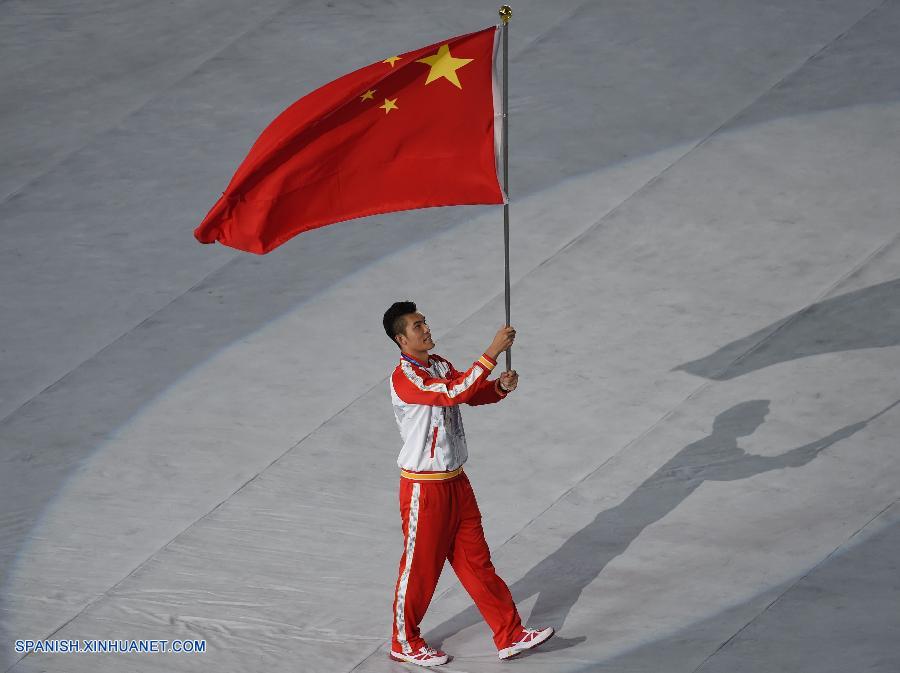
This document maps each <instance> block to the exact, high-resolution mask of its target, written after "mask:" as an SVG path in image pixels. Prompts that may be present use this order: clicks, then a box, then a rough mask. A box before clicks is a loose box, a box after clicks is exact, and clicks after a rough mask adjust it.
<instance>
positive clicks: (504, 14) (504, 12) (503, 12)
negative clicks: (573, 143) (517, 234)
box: [500, 5, 512, 371]
mask: <svg viewBox="0 0 900 673" xmlns="http://www.w3.org/2000/svg"><path fill="white" fill-rule="evenodd" d="M511 18H512V9H511V8H510V6H509V5H503V6H502V7H501V8H500V19H501V20H502V21H503V26H502V28H501V30H502V31H503V190H504V191H505V192H506V202H505V203H504V204H503V253H504V258H505V262H506V264H505V268H506V285H505V289H506V325H507V327H508V326H509V324H510V321H509V294H510V292H509V76H508V71H509V37H508V33H509V20H510V19H511ZM510 369H512V346H510V347H509V348H507V349H506V371H509V370H510Z"/></svg>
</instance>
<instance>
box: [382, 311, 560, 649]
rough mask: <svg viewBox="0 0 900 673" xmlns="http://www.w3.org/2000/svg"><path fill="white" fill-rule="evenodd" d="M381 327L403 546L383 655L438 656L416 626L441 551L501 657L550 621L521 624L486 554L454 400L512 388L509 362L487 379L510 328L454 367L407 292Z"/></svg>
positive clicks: (535, 637)
mask: <svg viewBox="0 0 900 673" xmlns="http://www.w3.org/2000/svg"><path fill="white" fill-rule="evenodd" d="M384 330H385V332H386V333H387V335H388V337H389V338H390V339H391V341H393V342H394V343H396V344H397V346H399V348H400V351H401V352H400V364H398V365H397V368H396V369H395V370H394V373H393V375H392V376H391V378H390V389H391V400H392V401H393V405H394V414H395V416H396V418H397V425H398V426H399V428H400V437H401V438H402V440H403V448H402V449H401V451H400V456H399V457H398V459H397V464H398V466H399V467H400V477H401V478H400V516H401V519H402V521H403V536H404V551H403V555H402V556H401V558H400V570H399V578H398V579H397V585H396V590H395V593H394V607H393V622H394V624H393V637H392V639H391V654H390V656H391V658H392V659H396V660H398V661H406V662H409V663H412V664H418V665H420V666H438V665H440V664H444V663H446V662H447V660H448V658H449V657H448V656H447V655H446V654H445V653H444V652H441V651H440V650H436V649H434V648H431V647H429V646H428V644H427V643H426V642H425V641H424V640H423V639H422V637H421V636H420V635H419V624H420V623H421V621H422V618H423V617H424V616H425V611H426V610H427V609H428V604H429V603H430V602H431V597H432V595H433V594H434V588H435V586H436V585H437V581H438V578H439V577H440V575H441V570H442V569H443V567H444V561H445V560H449V561H450V565H451V566H452V567H453V570H454V571H455V572H456V575H457V577H459V580H460V582H461V583H462V585H463V586H464V587H465V588H466V591H468V592H469V595H470V596H471V597H472V599H473V600H474V601H475V605H476V606H477V607H478V609H479V610H480V612H481V614H482V616H483V617H484V619H485V621H487V623H488V625H489V626H490V627H491V630H492V631H493V632H494V644H495V645H496V646H497V650H498V654H499V657H500V658H501V659H509V658H511V657H514V656H516V655H517V654H519V653H520V652H523V651H525V650H527V649H531V648H532V647H535V646H537V645H539V644H541V643H543V642H544V641H546V640H547V639H548V638H550V637H551V636H552V635H553V629H552V628H545V629H526V628H523V627H522V621H521V619H520V618H519V613H518V611H517V610H516V605H515V603H514V602H513V599H512V595H511V594H510V592H509V588H508V587H507V586H506V583H505V582H504V581H503V580H502V579H500V577H498V576H497V573H496V571H495V570H494V566H493V564H492V563H491V553H490V550H489V549H488V546H487V542H485V539H484V531H483V530H482V527H481V512H479V510H478V503H477V502H476V501H475V494H474V492H473V491H472V486H471V485H470V483H469V479H468V477H467V476H466V475H465V473H464V472H463V463H465V462H466V458H467V457H468V453H467V451H466V436H465V432H464V431H463V425H462V418H461V416H460V413H459V405H460V404H471V405H477V404H492V403H494V402H499V401H500V400H502V399H503V398H504V397H506V396H507V395H508V394H509V393H511V392H512V391H513V390H515V389H516V386H517V385H518V382H519V377H518V374H516V372H515V371H509V372H504V373H502V374H501V375H500V377H499V379H495V380H488V376H489V375H490V373H491V370H493V369H494V367H495V366H496V364H497V358H498V357H499V356H500V353H502V352H503V351H505V350H507V349H508V348H509V347H510V346H512V343H513V340H514V339H515V337H516V331H515V330H514V329H513V328H512V327H503V328H501V329H500V330H499V331H498V332H497V335H496V336H495V337H494V340H493V341H492V342H491V345H490V346H488V348H487V350H485V352H484V354H483V355H482V356H481V357H479V358H478V359H477V360H476V361H475V362H474V363H473V364H472V366H471V367H469V368H468V369H467V370H466V371H465V372H459V371H457V370H456V369H455V368H454V367H453V365H452V364H450V362H448V361H447V360H445V359H444V358H442V357H440V356H437V355H433V354H432V355H429V353H428V351H430V350H431V349H432V348H434V340H433V339H432V337H431V330H430V329H429V328H428V323H427V322H426V321H425V316H423V315H422V314H421V313H419V312H417V311H416V305H415V304H414V303H413V302H410V301H404V302H397V303H395V304H394V305H393V306H391V307H390V308H389V309H388V310H387V311H386V312H385V314H384Z"/></svg>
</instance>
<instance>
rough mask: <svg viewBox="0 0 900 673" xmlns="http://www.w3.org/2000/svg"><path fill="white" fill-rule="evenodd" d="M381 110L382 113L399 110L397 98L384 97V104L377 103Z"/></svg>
mask: <svg viewBox="0 0 900 673" xmlns="http://www.w3.org/2000/svg"><path fill="white" fill-rule="evenodd" d="M378 107H380V108H381V109H382V110H384V114H387V113H388V112H390V111H391V110H399V109H400V108H398V107H397V99H396V98H385V99H384V105H379V106H378Z"/></svg>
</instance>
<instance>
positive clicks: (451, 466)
mask: <svg viewBox="0 0 900 673" xmlns="http://www.w3.org/2000/svg"><path fill="white" fill-rule="evenodd" d="M496 366H497V363H496V362H495V361H494V360H493V359H492V358H490V357H489V356H488V355H486V354H485V355H482V356H481V357H480V358H478V359H477V360H476V361H475V362H473V363H472V366H471V367H469V368H468V369H467V370H466V371H465V372H462V373H460V372H458V371H457V370H456V369H454V367H453V365H452V364H450V362H449V361H447V360H445V359H444V358H442V357H440V356H439V355H429V357H428V363H427V364H425V363H422V362H419V361H418V360H415V359H414V358H412V357H410V356H408V355H406V354H405V353H403V354H401V355H400V364H398V365H397V367H396V369H394V373H393V374H392V375H391V378H390V387H391V401H392V402H393V405H394V415H395V417H396V418H397V426H398V427H399V428H400V437H401V439H402V440H403V448H402V449H401V450H400V455H399V456H398V457H397V465H398V466H399V467H400V469H402V470H406V471H408V472H449V471H452V470H455V469H457V468H459V467H461V466H462V464H463V463H465V462H466V459H467V458H468V455H469V454H468V452H467V451H466V433H465V430H464V429H463V423H462V415H461V414H460V413H459V405H460V404H471V405H473V406H474V405H478V404H491V403H493V402H499V401H500V400H502V399H503V398H504V397H506V393H504V392H503V391H502V390H500V385H499V381H496V380H494V381H489V380H488V376H489V375H490V373H491V371H492V370H493V369H494V367H496Z"/></svg>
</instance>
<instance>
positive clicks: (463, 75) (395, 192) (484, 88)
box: [194, 27, 504, 254]
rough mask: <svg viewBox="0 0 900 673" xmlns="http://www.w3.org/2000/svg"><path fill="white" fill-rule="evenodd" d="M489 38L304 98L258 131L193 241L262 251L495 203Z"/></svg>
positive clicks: (493, 35)
mask: <svg viewBox="0 0 900 673" xmlns="http://www.w3.org/2000/svg"><path fill="white" fill-rule="evenodd" d="M497 35H498V29H497V28H496V27H492V28H488V29H485V30H482V31H479V32H477V33H470V34H468V35H462V36H459V37H454V38H451V39H449V40H445V41H443V42H438V43H436V44H433V45H430V46H428V47H423V48H422V49H417V50H415V51H411V52H407V53H405V54H400V55H399V56H392V57H390V58H386V59H384V60H383V61H379V62H378V63H373V64H372V65H370V66H367V67H365V68H362V69H360V70H357V71H355V72H351V73H350V74H348V75H344V76H343V77H341V78H339V79H336V80H335V81H333V82H331V83H329V84H326V85H325V86H323V87H321V88H320V89H317V90H315V91H313V92H312V93H310V94H308V95H306V96H304V97H303V98H301V99H300V100H298V101H297V102H295V103H294V104H293V105H291V106H290V107H289V108H288V109H287V110H285V111H284V112H282V113H281V114H280V115H279V116H278V117H277V118H276V119H275V120H274V121H273V122H272V123H271V124H270V125H269V126H268V128H266V129H265V130H264V131H263V133H262V135H261V136H260V137H259V138H258V139H257V141H256V142H255V143H254V145H253V147H252V148H251V149H250V154H249V155H247V158H246V159H244V161H243V163H241V165H240V167H238V169H237V172H236V173H235V174H234V177H233V178H232V179H231V183H230V184H229V185H228V188H227V189H226V190H225V192H224V194H223V195H222V197H221V198H220V199H219V200H218V201H217V202H216V204H215V205H214V206H213V207H212V209H211V210H210V211H209V214H207V216H206V218H205V219H204V220H203V222H202V223H201V224H200V226H199V227H197V229H196V230H195V231H194V236H195V237H196V238H197V240H198V241H200V242H201V243H213V242H214V241H219V243H222V244H223V245H228V246H231V247H233V248H237V249H239V250H245V251H247V252H254V253H258V254H263V253H266V252H269V251H270V250H272V249H274V248H276V247H278V246H279V245H281V244H282V243H284V242H285V241H287V240H288V239H289V238H291V237H293V236H295V235H297V234H299V233H300V232H303V231H307V230H309V229H315V228H316V227H322V226H325V225H327V224H332V223H334V222H340V221H343V220H349V219H353V218H356V217H363V216H365V215H374V214H377V213H387V212H392V211H397V210H410V209H413V208H425V207H429V206H449V205H461V204H476V203H503V202H504V196H503V191H502V189H501V187H500V182H499V180H498V177H497V140H498V138H497V137H496V135H495V125H494V118H495V116H497V115H499V114H500V109H499V99H498V98H497V96H496V87H495V82H494V63H495V55H496V46H497V42H498V40H497ZM495 101H498V102H497V103H496V104H495ZM498 131H499V129H498Z"/></svg>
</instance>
